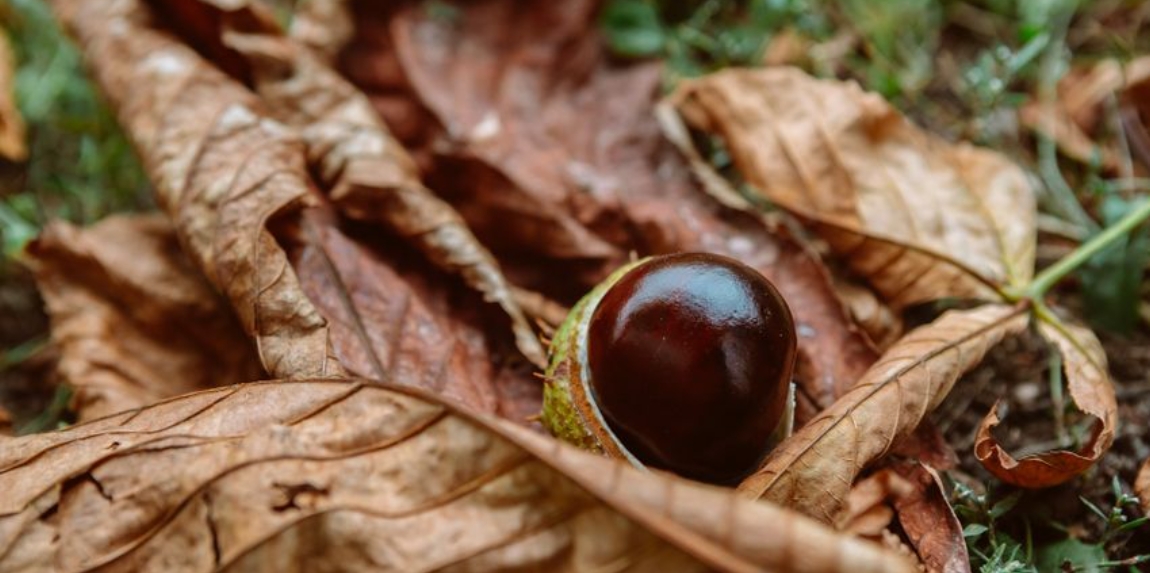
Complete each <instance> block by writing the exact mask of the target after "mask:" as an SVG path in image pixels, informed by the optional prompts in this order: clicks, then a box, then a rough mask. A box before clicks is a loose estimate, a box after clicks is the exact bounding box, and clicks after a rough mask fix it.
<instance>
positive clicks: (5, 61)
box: [0, 30, 28, 161]
mask: <svg viewBox="0 0 1150 573" xmlns="http://www.w3.org/2000/svg"><path fill="white" fill-rule="evenodd" d="M15 87H16V58H15V57H14V56H13V55H12V46H11V45H10V44H9V43H8V36H7V34H4V33H3V30H0V156H2V157H4V158H5V159H8V160H10V161H24V160H25V159H27V158H28V144H27V143H26V142H25V140H24V118H23V116H21V115H20V109H19V108H18V107H16V94H15V91H14V90H15Z"/></svg>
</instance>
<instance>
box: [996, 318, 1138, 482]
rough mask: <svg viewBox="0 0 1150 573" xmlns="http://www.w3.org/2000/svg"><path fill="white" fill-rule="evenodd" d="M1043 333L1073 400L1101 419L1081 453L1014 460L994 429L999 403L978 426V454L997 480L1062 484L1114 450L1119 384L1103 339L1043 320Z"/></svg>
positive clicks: (1051, 453)
mask: <svg viewBox="0 0 1150 573" xmlns="http://www.w3.org/2000/svg"><path fill="white" fill-rule="evenodd" d="M1038 331H1039V333H1041V334H1042V336H1043V337H1044V338H1046V340H1047V341H1049V342H1050V343H1051V344H1053V345H1054V348H1055V349H1056V350H1057V351H1058V353H1059V354H1061V355H1062V370H1063V373H1064V379H1065V380H1066V386H1067V389H1068V390H1069V393H1070V398H1071V399H1072V400H1074V403H1075V404H1076V405H1077V406H1078V409H1079V410H1081V411H1082V412H1085V413H1086V414H1089V415H1090V416H1092V417H1093V418H1095V420H1096V422H1095V424H1094V426H1093V428H1092V430H1091V432H1090V435H1089V437H1088V438H1087V439H1086V441H1085V443H1083V444H1082V447H1081V448H1079V450H1078V451H1076V452H1073V451H1068V450H1054V451H1049V452H1042V453H1038V454H1033V455H1028V456H1025V457H1022V458H1020V459H1015V458H1014V457H1013V456H1011V455H1010V454H1009V453H1008V452H1007V451H1006V450H1005V449H1003V447H1002V446H1001V445H1000V444H999V443H998V440H997V439H995V437H994V434H993V433H992V432H991V430H993V429H994V427H995V426H997V425H998V423H999V421H1000V420H999V416H998V411H997V407H996V408H994V409H992V410H991V411H990V412H989V413H988V414H987V415H986V417H985V418H983V420H982V423H981V424H980V425H979V428H978V435H977V436H976V437H975V441H974V455H975V457H977V458H978V461H979V462H981V463H982V465H983V467H985V468H986V469H987V470H988V471H989V472H990V473H992V474H994V475H995V477H997V478H998V479H1000V480H1002V481H1004V482H1006V483H1009V484H1012V485H1016V486H1019V487H1027V488H1043V487H1050V486H1053V485H1058V484H1060V483H1063V482H1065V481H1067V480H1069V479H1071V478H1073V477H1074V476H1076V475H1078V474H1080V473H1082V472H1084V471H1086V470H1087V469H1089V468H1090V467H1091V466H1093V465H1094V463H1095V462H1097V461H1098V459H1099V458H1101V457H1102V454H1104V453H1106V451H1107V450H1109V449H1110V445H1111V443H1113V441H1114V428H1115V425H1116V424H1117V423H1118V405H1117V401H1116V399H1115V397H1114V385H1113V383H1112V382H1111V380H1110V374H1109V372H1108V371H1107V366H1106V352H1105V351H1104V350H1103V349H1102V343H1101V342H1099V341H1098V337H1096V336H1095V335H1094V333H1093V332H1092V331H1090V330H1089V329H1087V328H1084V327H1081V326H1076V325H1072V324H1050V323H1047V322H1040V323H1039V325H1038Z"/></svg>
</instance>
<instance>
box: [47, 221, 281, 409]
mask: <svg viewBox="0 0 1150 573" xmlns="http://www.w3.org/2000/svg"><path fill="white" fill-rule="evenodd" d="M28 254H29V260H30V262H31V263H32V265H33V267H34V269H35V273H36V281H37V283H38V285H39V287H40V292H41V294H42V296H43V297H44V303H45V306H46V309H47V312H48V314H49V316H50V317H51V320H52V342H53V343H54V344H55V346H56V348H57V349H58V350H59V362H58V366H57V369H58V372H59V374H60V375H61V381H62V382H64V383H67V384H68V385H70V386H72V388H73V390H74V394H73V398H72V409H73V410H74V411H75V412H76V413H77V414H78V416H79V418H80V419H81V420H90V419H94V418H98V417H101V416H105V415H108V414H112V413H115V412H120V411H123V410H128V409H131V408H138V407H140V406H144V405H147V404H151V403H153V402H157V401H159V400H160V399H163V398H167V397H170V396H175V395H178V394H185V393H188V392H192V391H195V390H201V389H204V388H210V387H212V386H216V385H219V384H235V383H239V382H246V381H248V380H252V379H256V378H259V377H261V376H262V375H263V370H262V369H261V368H260V364H259V360H258V358H257V357H256V353H255V348H254V347H253V346H252V344H251V341H249V340H248V339H247V337H246V336H245V335H244V332H243V331H242V330H241V329H240V327H239V324H238V323H237V322H236V320H235V317H234V316H233V315H232V311H231V309H230V308H229V307H228V306H227V303H226V302H225V301H223V300H221V299H220V298H219V295H217V294H216V293H215V291H213V290H212V289H211V287H210V286H208V285H207V283H206V282H205V281H204V279H203V277H202V276H201V275H200V274H199V271H197V270H196V269H195V268H194V267H193V266H192V264H191V262H190V261H188V259H187V257H186V256H185V255H184V254H183V252H182V251H181V250H180V245H179V242H178V241H177V239H176V235H175V232H174V231H173V229H172V227H171V225H170V224H169V223H168V221H167V219H166V218H165V217H164V216H163V215H159V214H154V215H136V216H125V215H117V216H112V217H109V218H107V219H105V220H103V221H101V222H99V223H97V224H96V225H93V226H92V227H89V228H87V229H79V228H76V227H74V226H72V225H70V224H68V223H64V222H55V223H52V224H50V225H48V226H47V227H46V228H45V229H44V231H43V233H42V234H41V236H40V238H38V239H37V240H36V241H35V242H34V243H32V244H31V245H30V246H29V249H28Z"/></svg>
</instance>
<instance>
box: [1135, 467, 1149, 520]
mask: <svg viewBox="0 0 1150 573" xmlns="http://www.w3.org/2000/svg"><path fill="white" fill-rule="evenodd" d="M1134 493H1135V494H1137V495H1138V499H1139V501H1141V502H1142V513H1145V514H1148V515H1150V458H1147V459H1146V461H1145V462H1142V469H1140V470H1138V477H1136V478H1135V479H1134Z"/></svg>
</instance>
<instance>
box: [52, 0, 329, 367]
mask: <svg viewBox="0 0 1150 573" xmlns="http://www.w3.org/2000/svg"><path fill="white" fill-rule="evenodd" d="M52 5H53V8H54V9H55V10H56V12H57V14H58V16H59V17H60V19H61V21H62V22H63V23H64V25H65V27H66V28H67V29H68V30H69V31H70V32H71V33H72V34H73V35H74V36H75V37H76V38H77V40H78V41H79V44H80V47H81V49H82V51H83V53H84V54H85V56H86V57H87V59H88V61H89V62H91V63H92V64H93V65H92V66H91V69H92V71H93V73H94V75H95V78H96V80H97V82H98V83H99V84H100V86H101V87H102V88H103V90H104V92H105V94H106V95H107V96H108V99H109V101H110V102H111V103H112V106H113V107H114V108H115V110H116V111H117V113H118V115H119V118H120V122H121V124H122V125H123V126H124V127H125V129H126V131H127V132H128V135H129V136H130V137H131V139H132V141H133V143H134V144H135V147H136V149H137V150H138V151H139V152H140V154H141V157H142V158H143V161H144V164H145V167H146V168H147V171H148V173H149V175H150V177H151V180H152V182H153V184H154V185H155V190H156V197H157V201H158V203H159V204H160V205H161V206H162V207H163V208H164V210H165V211H167V213H168V215H169V216H170V217H171V220H172V221H173V223H174V225H175V227H176V231H177V234H178V235H179V237H180V242H181V244H182V245H183V246H184V249H185V251H186V252H187V253H188V255H189V257H190V258H191V259H192V261H193V262H194V263H195V265H196V266H197V267H199V268H200V270H201V271H202V272H203V274H204V275H205V276H206V277H207V279H208V281H209V282H210V283H211V284H212V286H213V287H215V288H216V289H217V290H219V291H220V292H222V293H224V294H225V296H226V297H227V299H228V300H229V301H230V302H231V304H232V306H233V308H234V309H235V311H236V314H237V315H238V317H239V319H240V323H241V324H242V326H243V328H244V330H245V332H247V333H248V334H249V335H250V336H252V337H253V338H255V340H256V346H257V348H258V352H259V356H260V359H261V361H262V363H263V366H264V368H265V369H266V370H267V371H268V372H269V373H270V374H272V375H274V376H281V377H307V376H334V375H340V374H342V373H343V369H342V367H340V365H339V364H338V363H337V362H336V361H335V360H334V359H333V358H332V353H331V350H330V344H329V340H328V328H327V324H326V322H325V320H324V318H323V317H322V316H321V315H320V314H319V313H318V312H317V311H316V309H315V307H314V306H313V305H312V303H311V302H310V301H309V300H308V299H307V297H306V296H305V295H304V294H303V292H302V290H301V289H300V287H299V283H298V279H297V276H296V274H295V272H294V271H293V270H292V269H291V267H290V265H289V264H288V261H287V258H286V257H285V255H284V253H283V251H282V250H281V249H280V247H279V245H278V244H277V241H276V238H275V237H273V236H272V234H271V233H270V232H269V231H268V224H269V222H270V221H272V220H277V219H283V218H288V217H289V216H290V215H291V214H293V213H297V212H298V211H299V209H300V208H301V207H302V206H304V205H306V204H309V203H312V202H314V200H315V199H314V196H313V195H311V194H310V192H311V188H312V183H311V181H310V180H309V178H308V173H307V167H306V164H305V161H304V146H303V144H302V142H300V140H299V139H298V138H296V137H295V136H294V135H293V134H292V132H291V131H290V130H289V129H287V128H286V127H285V126H284V125H283V124H282V123H279V122H276V121H274V120H273V119H271V118H270V117H269V116H268V114H267V113H266V112H265V111H264V109H265V108H264V104H263V103H261V102H260V101H259V99H258V98H257V97H256V96H255V95H254V94H252V93H251V92H250V91H248V90H247V89H245V88H244V87H243V86H241V85H239V84H237V83H235V82H234V81H232V80H231V79H229V78H228V77H227V76H225V75H224V74H223V73H221V72H220V71H219V70H217V69H216V68H215V67H213V66H212V65H210V64H208V63H206V62H204V61H203V60H202V59H201V58H200V56H198V55H197V54H196V53H195V52H194V51H193V50H192V49H191V48H188V47H187V46H185V45H183V44H181V43H179V42H177V41H176V40H174V39H173V38H172V37H171V36H170V35H169V34H167V33H165V32H160V31H158V30H157V29H156V27H155V22H154V21H153V19H152V15H151V12H150V10H148V9H147V8H146V7H144V6H143V5H141V4H140V3H139V2H137V1H134V0H128V1H125V2H82V1H79V0H56V1H53V2H52Z"/></svg>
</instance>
